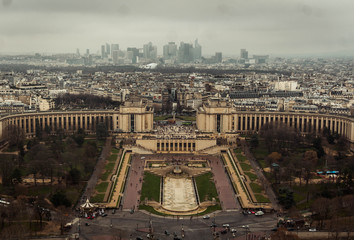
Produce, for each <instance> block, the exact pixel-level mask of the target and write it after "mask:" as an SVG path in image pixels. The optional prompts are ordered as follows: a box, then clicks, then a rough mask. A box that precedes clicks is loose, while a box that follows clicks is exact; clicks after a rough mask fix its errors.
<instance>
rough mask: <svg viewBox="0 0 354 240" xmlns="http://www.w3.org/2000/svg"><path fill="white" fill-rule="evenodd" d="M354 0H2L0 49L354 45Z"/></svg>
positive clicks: (265, 49) (286, 49)
mask: <svg viewBox="0 0 354 240" xmlns="http://www.w3.org/2000/svg"><path fill="white" fill-rule="evenodd" d="M352 9H354V1H351V0H343V1H341V4H338V3H336V2H334V1H329V0H312V1H307V0H297V1H295V0H289V1H282V0H267V1H264V0H252V1H244V0H218V1H211V0H193V1H188V0H180V1H170V0H150V1H145V0H130V1H122V0H118V1H113V0H90V1H88V0H74V1H73V0H61V1H57V0H2V5H0V39H2V42H1V43H2V44H0V52H13V51H39V52H42V51H50V52H67V51H74V50H75V49H76V48H77V47H79V48H82V49H84V48H90V49H92V52H95V51H96V50H98V49H99V47H100V45H101V44H102V43H105V42H112V43H113V42H115V43H119V44H120V46H121V48H123V49H124V48H126V47H128V46H136V47H141V46H142V44H144V43H146V42H149V41H152V42H153V43H154V44H156V45H158V47H159V52H162V45H163V44H166V43H167V42H168V41H175V42H177V44H179V41H184V42H192V41H194V39H195V38H198V39H199V42H200V43H201V44H202V46H203V52H204V53H210V54H213V53H214V52H215V51H222V52H224V54H236V55H237V54H238V53H239V49H240V48H244V47H246V48H248V49H249V51H250V53H251V54H253V53H255V54H256V53H267V54H288V53H289V54H292V53H297V52H301V53H309V54H311V53H320V52H325V51H331V52H335V51H344V50H345V49H349V50H351V49H354V33H353V31H352V30H351V29H353V23H354V16H353V14H352V13H351V11H352Z"/></svg>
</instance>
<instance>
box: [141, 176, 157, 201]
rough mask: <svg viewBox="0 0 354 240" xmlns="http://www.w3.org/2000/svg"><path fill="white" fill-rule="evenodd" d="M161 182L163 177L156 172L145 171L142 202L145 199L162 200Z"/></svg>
mask: <svg viewBox="0 0 354 240" xmlns="http://www.w3.org/2000/svg"><path fill="white" fill-rule="evenodd" d="M160 182H161V177H160V176H157V175H155V174H152V173H149V172H144V180H143V186H142V190H141V197H140V202H143V201H145V199H147V200H150V201H156V202H159V201H160Z"/></svg>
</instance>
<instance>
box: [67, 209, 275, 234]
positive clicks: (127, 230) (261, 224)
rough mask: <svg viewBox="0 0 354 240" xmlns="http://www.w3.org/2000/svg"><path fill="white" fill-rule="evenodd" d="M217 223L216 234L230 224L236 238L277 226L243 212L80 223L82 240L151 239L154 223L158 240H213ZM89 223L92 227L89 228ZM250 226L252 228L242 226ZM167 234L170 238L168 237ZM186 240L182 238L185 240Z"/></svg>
mask: <svg viewBox="0 0 354 240" xmlns="http://www.w3.org/2000/svg"><path fill="white" fill-rule="evenodd" d="M214 221H215V224H216V227H215V231H216V232H218V231H221V230H222V229H223V227H222V226H223V224H229V226H230V227H229V228H230V230H231V229H236V230H237V232H236V233H235V236H240V235H244V234H246V233H247V232H257V231H265V230H268V231H270V230H271V229H272V228H274V227H275V226H276V216H275V215H274V214H266V215H264V216H262V217H256V216H254V215H247V216H244V215H243V214H241V213H240V212H239V211H233V212H218V213H215V214H214V213H212V214H210V218H209V219H203V217H201V216H199V217H196V216H193V217H192V218H191V217H179V218H177V217H174V218H171V217H160V216H159V217H156V216H152V215H151V214H148V213H143V212H140V211H138V212H135V213H134V214H130V213H129V212H125V211H123V212H122V211H119V212H116V213H115V214H111V211H108V216H106V217H98V218H97V219H94V220H88V219H80V239H120V238H121V239H136V238H137V237H141V238H143V239H147V234H148V233H149V226H150V222H151V225H152V229H153V234H154V236H155V239H173V233H176V235H177V236H178V237H179V238H181V234H182V229H183V230H184V234H185V237H184V239H213V232H214V227H211V225H212V224H213V222H214ZM86 223H88V224H89V225H88V226H86ZM246 225H248V227H249V228H245V227H242V226H246ZM77 231H78V226H77V224H75V226H74V227H73V229H72V233H74V232H77ZM165 231H167V232H168V234H165ZM230 238H232V233H231V231H228V232H227V233H225V234H221V233H220V238H219V239H230ZM181 239H182V238H181Z"/></svg>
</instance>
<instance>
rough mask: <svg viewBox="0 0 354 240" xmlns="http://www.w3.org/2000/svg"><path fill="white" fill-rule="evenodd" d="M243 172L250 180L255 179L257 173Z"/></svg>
mask: <svg viewBox="0 0 354 240" xmlns="http://www.w3.org/2000/svg"><path fill="white" fill-rule="evenodd" d="M244 173H245V174H246V175H247V176H248V177H249V178H250V180H251V181H252V182H253V181H254V180H256V179H257V175H256V174H253V173H251V172H244Z"/></svg>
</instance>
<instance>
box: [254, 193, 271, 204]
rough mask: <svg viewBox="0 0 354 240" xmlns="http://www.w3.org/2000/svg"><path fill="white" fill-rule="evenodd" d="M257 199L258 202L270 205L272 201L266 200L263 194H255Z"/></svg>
mask: <svg viewBox="0 0 354 240" xmlns="http://www.w3.org/2000/svg"><path fill="white" fill-rule="evenodd" d="M254 196H255V197H256V200H257V202H261V203H269V202H270V200H269V199H268V198H266V197H265V196H263V195H262V194H255V195H254Z"/></svg>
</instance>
